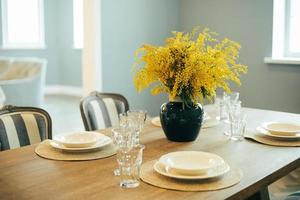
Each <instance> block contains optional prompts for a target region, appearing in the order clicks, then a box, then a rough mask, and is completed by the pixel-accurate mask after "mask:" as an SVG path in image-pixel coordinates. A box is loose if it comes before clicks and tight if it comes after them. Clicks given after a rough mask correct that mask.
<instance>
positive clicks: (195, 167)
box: [159, 151, 225, 175]
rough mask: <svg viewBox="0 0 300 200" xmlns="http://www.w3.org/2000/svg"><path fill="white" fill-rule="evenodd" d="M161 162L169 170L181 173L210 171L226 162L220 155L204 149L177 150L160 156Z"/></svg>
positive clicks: (195, 173)
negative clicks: (203, 150)
mask: <svg viewBox="0 0 300 200" xmlns="http://www.w3.org/2000/svg"><path fill="white" fill-rule="evenodd" d="M159 162H160V163H161V164H163V166H165V168H166V170H167V171H168V172H171V173H173V174H181V175H200V174H205V173H208V172H209V171H211V170H214V169H216V168H218V167H220V166H221V165H223V164H224V163H225V161H224V160H223V158H221V157H220V156H218V155H216V154H213V153H208V152H202V151H177V152H172V153H168V154H165V155H163V156H161V157H160V159H159Z"/></svg>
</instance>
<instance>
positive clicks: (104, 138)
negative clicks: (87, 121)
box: [50, 133, 112, 152]
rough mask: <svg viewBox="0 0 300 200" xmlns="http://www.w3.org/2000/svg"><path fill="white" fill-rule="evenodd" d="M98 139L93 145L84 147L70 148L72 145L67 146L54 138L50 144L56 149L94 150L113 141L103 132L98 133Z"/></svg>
mask: <svg viewBox="0 0 300 200" xmlns="http://www.w3.org/2000/svg"><path fill="white" fill-rule="evenodd" d="M98 134H99V136H98V140H97V142H96V143H95V144H93V145H92V146H88V147H82V148H70V147H66V146H64V145H63V144H61V143H59V142H56V141H54V140H52V141H51V142H50V145H51V146H52V147H53V148H55V149H60V150H64V151H70V152H81V151H85V152H86V151H90V150H94V149H97V148H101V147H104V146H107V145H109V144H111V143H112V139H111V138H110V137H108V136H105V135H103V134H101V133H98Z"/></svg>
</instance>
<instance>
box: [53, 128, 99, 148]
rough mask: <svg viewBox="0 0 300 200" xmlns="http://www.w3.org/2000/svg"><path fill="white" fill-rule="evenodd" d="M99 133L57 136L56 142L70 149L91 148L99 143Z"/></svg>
mask: <svg viewBox="0 0 300 200" xmlns="http://www.w3.org/2000/svg"><path fill="white" fill-rule="evenodd" d="M98 138H99V133H96V132H91V131H82V132H77V133H70V134H66V135H57V136H55V137H54V140H55V141H56V142H57V143H60V144H63V145H64V146H65V147H68V148H83V147H89V146H92V145H93V144H95V143H96V142H97V141H98Z"/></svg>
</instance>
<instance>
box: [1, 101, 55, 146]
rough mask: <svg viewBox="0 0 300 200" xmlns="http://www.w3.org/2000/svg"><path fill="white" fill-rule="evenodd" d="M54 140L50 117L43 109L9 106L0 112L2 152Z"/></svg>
mask: <svg viewBox="0 0 300 200" xmlns="http://www.w3.org/2000/svg"><path fill="white" fill-rule="evenodd" d="M45 139H52V122H51V118H50V115H49V114H48V113H47V112H46V111H45V110H43V109H41V108H34V107H17V106H11V105H7V106H4V107H3V108H2V109H1V110H0V144H1V145H0V146H1V150H8V149H14V148H18V147H22V146H25V145H30V144H35V143H39V142H41V141H43V140H45Z"/></svg>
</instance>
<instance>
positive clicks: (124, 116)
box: [119, 113, 128, 128]
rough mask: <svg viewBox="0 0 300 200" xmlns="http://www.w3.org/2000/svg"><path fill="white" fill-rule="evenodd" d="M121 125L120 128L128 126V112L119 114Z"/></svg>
mask: <svg viewBox="0 0 300 200" xmlns="http://www.w3.org/2000/svg"><path fill="white" fill-rule="evenodd" d="M119 127H120V128H126V127H128V122H127V113H120V114H119Z"/></svg>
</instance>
